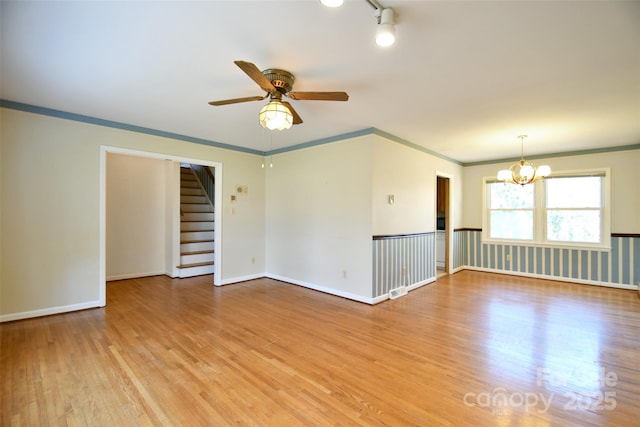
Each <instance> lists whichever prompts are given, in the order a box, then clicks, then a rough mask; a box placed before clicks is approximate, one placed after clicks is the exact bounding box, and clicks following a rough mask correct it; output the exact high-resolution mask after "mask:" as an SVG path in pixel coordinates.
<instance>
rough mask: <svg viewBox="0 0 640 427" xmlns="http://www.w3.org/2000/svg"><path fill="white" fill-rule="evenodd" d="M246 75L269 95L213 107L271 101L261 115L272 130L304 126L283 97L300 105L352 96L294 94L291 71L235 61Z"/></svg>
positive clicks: (233, 99)
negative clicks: (300, 103) (309, 101)
mask: <svg viewBox="0 0 640 427" xmlns="http://www.w3.org/2000/svg"><path fill="white" fill-rule="evenodd" d="M233 62H234V64H236V65H237V66H238V67H239V68H240V69H241V70H242V71H244V72H245V74H247V75H248V76H249V77H250V78H251V79H252V80H253V81H254V82H256V83H257V84H258V86H260V88H261V89H262V90H263V91H265V92H266V95H264V96H248V97H244V98H232V99H223V100H219V101H211V102H209V104H210V105H215V106H221V105H228V104H237V103H240V102H249V101H261V100H264V99H266V98H267V97H270V101H269V103H268V104H267V105H265V106H264V107H263V108H262V111H260V123H261V124H262V126H263V127H266V128H269V129H288V128H289V127H291V125H292V124H294V125H298V124H300V123H302V118H300V116H299V115H298V113H297V112H296V110H294V108H293V107H292V106H291V104H290V103H289V102H287V101H283V100H282V97H283V96H286V97H287V98H290V99H294V100H296V101H306V100H314V101H347V100H348V99H349V95H348V94H347V93H346V92H292V91H291V89H293V82H294V81H295V77H294V76H293V74H292V73H290V72H289V71H285V70H281V69H278V68H268V69H266V70H264V71H260V69H258V67H256V66H255V64H253V63H251V62H246V61H233Z"/></svg>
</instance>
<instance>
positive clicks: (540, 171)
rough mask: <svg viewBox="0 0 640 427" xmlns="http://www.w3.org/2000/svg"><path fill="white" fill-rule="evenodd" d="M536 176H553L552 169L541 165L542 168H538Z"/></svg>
mask: <svg viewBox="0 0 640 427" xmlns="http://www.w3.org/2000/svg"><path fill="white" fill-rule="evenodd" d="M536 175H538V176H541V177H547V176H549V175H551V168H550V167H549V166H548V165H541V166H540V167H538V170H537V173H536Z"/></svg>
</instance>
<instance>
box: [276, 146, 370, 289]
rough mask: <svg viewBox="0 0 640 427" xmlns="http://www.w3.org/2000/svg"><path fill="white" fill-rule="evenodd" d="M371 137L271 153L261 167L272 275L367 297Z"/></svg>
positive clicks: (318, 287) (313, 286)
mask: <svg viewBox="0 0 640 427" xmlns="http://www.w3.org/2000/svg"><path fill="white" fill-rule="evenodd" d="M372 138H373V137H372V136H363V137H358V138H353V139H349V140H344V141H339V142H334V143H330V144H325V145H321V146H316V147H312V148H306V149H303V150H297V151H292V152H288V153H283V154H279V155H276V156H273V168H269V167H267V168H266V169H265V170H266V185H267V190H266V193H267V194H268V198H267V201H266V212H267V239H266V244H267V272H268V273H269V275H270V276H272V277H277V278H281V279H283V280H288V281H290V282H293V283H297V284H301V285H304V286H308V287H312V288H315V289H321V290H328V291H330V292H331V293H334V294H338V295H343V296H347V297H349V298H354V299H360V300H363V299H367V298H370V297H371V274H372V273H371V154H372V145H371V144H372Z"/></svg>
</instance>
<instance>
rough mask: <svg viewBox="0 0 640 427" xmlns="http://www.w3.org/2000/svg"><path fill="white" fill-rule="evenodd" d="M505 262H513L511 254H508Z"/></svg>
mask: <svg viewBox="0 0 640 427" xmlns="http://www.w3.org/2000/svg"><path fill="white" fill-rule="evenodd" d="M504 260H505V261H507V262H511V254H506V255H505V256H504Z"/></svg>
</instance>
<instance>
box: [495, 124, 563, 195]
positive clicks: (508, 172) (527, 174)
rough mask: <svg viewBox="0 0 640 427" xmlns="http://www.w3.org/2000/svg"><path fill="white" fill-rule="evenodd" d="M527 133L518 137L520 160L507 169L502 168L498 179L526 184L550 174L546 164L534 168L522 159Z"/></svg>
mask: <svg viewBox="0 0 640 427" xmlns="http://www.w3.org/2000/svg"><path fill="white" fill-rule="evenodd" d="M526 137H527V135H519V136H518V139H520V148H521V151H520V161H519V162H518V163H515V164H513V165H512V166H511V167H510V168H509V169H503V170H501V171H499V172H498V181H504V182H505V183H507V182H508V183H511V184H520V185H527V184H531V183H533V182H536V181H539V180H541V179H544V178H545V177H547V176H549V175H551V168H550V167H549V166H547V165H541V166H539V167H538V168H536V167H535V166H534V165H533V163H529V162H526V161H525V160H524V139H525V138H526Z"/></svg>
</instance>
